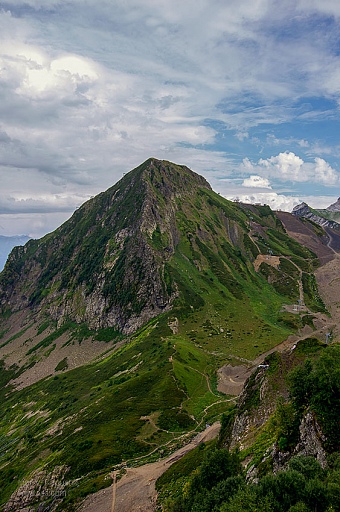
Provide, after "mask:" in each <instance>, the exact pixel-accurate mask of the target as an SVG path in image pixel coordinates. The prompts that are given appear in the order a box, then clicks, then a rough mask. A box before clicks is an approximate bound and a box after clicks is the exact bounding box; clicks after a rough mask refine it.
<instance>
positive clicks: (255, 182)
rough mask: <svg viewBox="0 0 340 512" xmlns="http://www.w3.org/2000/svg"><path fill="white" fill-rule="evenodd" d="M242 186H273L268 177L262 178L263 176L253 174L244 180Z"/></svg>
mask: <svg viewBox="0 0 340 512" xmlns="http://www.w3.org/2000/svg"><path fill="white" fill-rule="evenodd" d="M242 187H251V188H272V187H271V186H270V183H269V180H267V178H262V177H261V176H257V175H254V174H252V175H251V176H249V178H246V179H245V180H243V183H242Z"/></svg>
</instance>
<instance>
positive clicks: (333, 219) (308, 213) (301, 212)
mask: <svg viewBox="0 0 340 512" xmlns="http://www.w3.org/2000/svg"><path fill="white" fill-rule="evenodd" d="M292 213H293V215H295V216H297V217H304V218H306V219H309V220H311V221H313V222H315V223H316V224H319V225H320V226H323V227H329V228H332V229H340V198H339V199H338V200H337V201H336V202H335V203H333V204H331V205H330V206H328V208H326V209H320V210H318V209H314V208H311V207H310V206H308V204H307V203H301V204H299V205H297V206H295V208H294V209H293V212H292Z"/></svg>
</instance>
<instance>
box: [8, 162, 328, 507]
mask: <svg viewBox="0 0 340 512" xmlns="http://www.w3.org/2000/svg"><path fill="white" fill-rule="evenodd" d="M317 264H318V261H317V258H316V257H315V254H313V253H312V252H311V251H310V250H308V249H307V248H305V247H302V246H301V245H299V244H298V243H297V242H295V241H294V240H293V239H291V238H290V237H289V236H287V234H286V233H285V230H284V228H283V225H282V224H281V222H280V221H279V220H278V218H277V217H276V216H275V214H274V213H273V212H272V211H271V210H270V208H269V207H266V206H246V205H242V204H235V203H231V202H229V201H227V200H225V199H223V198H222V197H220V196H219V195H218V194H216V193H214V192H213V191H212V190H211V188H210V186H209V185H208V184H207V182H206V181H205V180H204V178H202V177H200V176H198V175H196V174H195V173H193V172H192V171H190V170H189V169H187V168H186V167H183V166H177V165H175V164H171V163H169V162H164V161H158V160H155V159H150V160H148V161H147V162H145V163H144V164H142V165H141V166H140V167H138V168H136V169H135V170H133V171H131V172H130V173H128V174H126V175H125V176H124V177H123V178H122V180H121V181H120V182H118V183H117V184H116V185H115V186H114V187H112V188H111V189H109V190H108V191H106V192H104V193H102V194H100V195H99V196H97V197H95V198H93V199H92V200H91V201H89V202H87V203H85V205H83V206H82V207H81V208H79V210H77V211H76V212H75V214H74V215H73V217H72V218H71V219H70V221H68V222H66V223H65V224H64V225H63V226H61V227H60V228H59V229H58V230H56V231H55V232H54V233H51V234H49V235H47V236H46V237H44V238H43V239H41V240H38V241H30V242H29V243H28V244H26V246H25V247H24V248H16V249H15V250H14V251H13V252H12V254H11V256H10V258H9V261H8V263H7V264H6V267H5V269H4V271H3V272H2V273H1V274H0V297H1V307H2V316H1V324H0V334H1V339H0V357H2V358H3V366H2V370H1V378H2V388H1V393H2V400H1V403H2V404H3V405H2V406H1V410H0V436H1V437H0V446H1V447H2V448H1V452H0V478H1V483H2V486H1V503H5V502H6V501H8V500H9V498H10V496H11V494H12V493H13V492H14V491H15V489H18V488H19V489H20V486H22V485H23V482H24V481H25V480H27V481H28V483H27V484H26V488H27V489H28V490H29V489H31V488H34V486H37V485H38V484H39V485H40V487H41V488H48V489H50V494H49V495H48V496H47V497H46V496H45V498H42V497H41V495H35V494H34V492H33V494H32V495H30V496H31V497H30V498H27V500H28V502H27V503H26V502H25V504H26V505H33V504H34V503H36V504H37V503H40V502H42V501H44V502H52V501H53V500H54V501H55V503H54V507H55V508H56V507H57V506H59V510H67V508H69V509H71V508H72V507H73V506H74V503H76V501H77V499H79V497H81V496H83V495H86V494H87V493H89V492H93V491H94V490H97V489H99V488H101V487H103V486H106V485H109V484H110V478H108V473H109V471H110V469H111V468H112V466H113V465H119V464H121V463H123V462H124V461H131V460H133V461H135V463H137V461H138V460H139V461H140V462H141V461H143V460H144V461H146V460H150V459H152V458H153V457H159V456H160V454H164V453H166V452H167V451H168V450H171V449H172V448H173V447H175V446H176V445H177V444H178V443H181V442H183V441H184V440H185V437H183V435H184V434H185V433H187V432H189V433H192V434H193V433H194V432H195V431H197V430H200V429H201V428H203V426H204V424H205V422H206V421H212V420H213V419H215V418H217V417H219V416H220V415H221V413H222V412H225V411H227V410H228V409H229V407H230V401H229V397H226V396H224V395H221V393H219V392H218V391H217V386H216V384H217V381H216V370H217V369H218V368H219V367H221V366H222V365H224V364H226V363H228V362H229V363H233V362H236V361H239V360H240V359H241V360H253V359H254V358H255V357H256V356H258V355H259V354H261V353H263V352H265V351H267V350H269V349H271V348H272V347H274V346H275V345H277V344H278V343H280V342H281V341H283V340H284V339H286V338H287V336H288V335H289V334H290V333H292V332H295V331H296V330H297V329H298V328H300V327H303V325H304V324H305V323H306V319H305V320H303V315H301V314H298V315H292V314H290V313H287V312H283V311H282V307H283V306H284V305H285V304H292V303H296V301H297V299H298V298H299V296H300V295H299V294H300V286H302V288H303V291H304V298H305V301H306V302H307V301H309V309H310V311H311V312H313V311H314V312H318V311H324V305H323V303H322V301H321V300H320V299H319V297H318V296H317V294H316V293H315V291H316V290H315V282H314V280H313V274H312V271H313V269H314V268H315V267H316V266H317ZM304 316H306V315H304ZM308 322H309V323H310V324H311V326H312V327H311V328H312V329H313V314H311V315H310V318H309V320H308ZM85 341H86V342H87V343H88V347H89V346H91V344H95V343H102V348H101V349H100V350H99V349H98V352H97V353H96V354H97V356H98V357H97V359H95V358H94V359H93V360H92V362H91V363H89V364H79V363H77V364H74V367H72V365H69V363H70V359H71V354H72V353H73V352H72V351H75V350H76V348H77V349H78V348H79V347H80V348H81V347H82V344H83V343H84V344H85ZM63 350H64V352H63ZM65 350H66V351H68V352H65ZM105 352H106V353H105ZM65 353H66V355H65ZM58 355H59V359H58ZM51 361H53V366H51ZM76 366H77V367H76ZM70 368H73V369H70ZM28 374H29V375H31V376H32V379H31V381H30V382H32V384H31V385H27V384H29V383H30V382H28V381H27V382H26V384H25V385H19V386H18V383H19V382H22V381H23V380H24V377H25V375H28ZM34 375H35V376H37V375H38V376H40V377H36V378H34ZM46 472H47V474H49V475H51V474H54V473H53V472H56V473H55V474H58V475H59V476H58V478H55V479H54V480H53V482H54V483H53V482H51V479H50V480H48V479H47V476H46ZM58 472H59V473H58ZM56 482H57V483H56ZM66 482H68V484H67V485H66ZM57 484H58V485H59V487H60V486H61V489H62V490H63V492H64V491H65V489H67V492H66V491H65V492H66V496H64V494H63V493H62V492H60V493H59V494H58V496H57V490H58V485H57ZM53 486H54V487H53ZM59 490H60V489H59ZM24 494H25V493H24ZM28 495H29V493H28V491H27V492H26V494H25V496H28ZM20 499H21V500H22V499H23V498H22V493H21V494H20V492H19V494H17V495H14V496H12V501H11V502H10V503H15V500H19V501H20ZM16 503H17V504H18V501H17V502H16ZM21 505H23V502H21ZM9 506H12V505H9ZM13 506H15V505H13ZM55 508H54V509H55ZM8 510H11V508H8ZM12 510H15V508H12Z"/></svg>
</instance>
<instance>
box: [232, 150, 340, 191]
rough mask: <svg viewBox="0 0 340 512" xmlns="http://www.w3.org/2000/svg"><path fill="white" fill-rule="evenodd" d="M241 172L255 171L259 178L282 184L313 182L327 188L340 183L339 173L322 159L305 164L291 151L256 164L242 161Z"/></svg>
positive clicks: (317, 158) (246, 160)
mask: <svg viewBox="0 0 340 512" xmlns="http://www.w3.org/2000/svg"><path fill="white" fill-rule="evenodd" d="M241 170H242V171H243V172H244V171H252V172H254V171H255V172H256V173H258V174H259V175H260V176H263V177H265V176H268V177H269V178H271V179H273V178H275V179H276V180H279V181H283V182H285V181H292V182H297V183H301V182H313V183H321V184H324V185H328V186H330V185H331V186H334V185H338V184H339V183H340V175H339V173H338V172H337V171H336V170H335V169H333V168H332V167H331V166H330V164H329V163H327V162H326V161H325V160H324V159H323V158H319V157H316V158H315V159H314V163H312V162H305V161H304V160H303V159H302V158H300V157H299V156H297V155H295V153H293V152H291V151H290V152H288V151H286V152H284V153H279V154H278V155H276V156H272V157H270V158H267V159H262V158H261V159H260V160H259V161H258V162H257V163H256V164H254V163H251V162H250V161H249V159H244V160H243V165H242V166H241Z"/></svg>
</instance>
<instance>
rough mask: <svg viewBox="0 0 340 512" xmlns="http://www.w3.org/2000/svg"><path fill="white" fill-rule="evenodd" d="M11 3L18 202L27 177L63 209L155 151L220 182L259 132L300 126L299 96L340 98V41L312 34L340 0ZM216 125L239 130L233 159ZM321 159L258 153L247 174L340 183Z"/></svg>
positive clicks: (11, 124) (6, 37) (9, 162)
mask: <svg viewBox="0 0 340 512" xmlns="http://www.w3.org/2000/svg"><path fill="white" fill-rule="evenodd" d="M5 5H6V9H7V11H4V10H2V11H1V10H0V39H1V41H0V44H1V46H0V69H1V71H0V119H1V123H2V126H1V127H0V132H2V133H3V134H5V136H4V137H3V139H1V137H0V179H1V193H2V194H3V196H4V197H7V198H9V197H12V198H16V202H15V203H14V204H16V203H18V206H19V204H21V205H23V204H24V203H19V202H18V199H20V198H22V196H21V195H20V192H22V190H21V191H20V190H17V187H18V185H17V184H18V183H19V184H20V185H19V187H21V189H24V190H25V192H26V193H27V198H32V200H33V201H38V202H39V201H40V199H41V198H42V197H44V198H46V201H45V204H46V207H47V204H48V202H50V206H51V208H54V207H55V206H54V204H55V198H58V201H60V204H61V205H63V204H64V203H63V201H64V199H62V198H65V197H69V198H73V197H74V196H75V194H76V193H79V195H80V196H82V197H86V196H87V195H89V194H93V193H96V192H98V191H100V190H103V189H105V188H107V187H108V186H110V185H112V184H113V183H114V182H115V181H116V180H117V179H118V178H119V177H120V176H121V173H122V172H126V171H127V170H128V169H130V168H132V167H134V166H135V165H138V164H139V163H140V162H142V161H143V160H145V159H146V158H148V157H149V156H151V155H153V156H155V157H158V158H167V159H169V160H173V161H178V162H180V163H183V164H186V165H188V166H189V167H192V168H193V169H194V170H197V171H198V172H201V173H205V174H206V175H207V176H208V177H209V176H214V177H213V181H214V183H213V185H214V184H215V183H217V182H218V179H217V178H216V176H217V174H214V175H213V173H214V172H215V173H217V171H218V173H219V175H220V176H221V175H223V174H224V176H226V175H228V174H230V173H231V172H232V170H233V169H235V168H237V167H238V165H239V161H240V159H241V158H242V157H241V156H240V154H242V152H243V155H244V154H246V153H244V149H243V147H242V145H245V144H247V147H249V146H250V145H254V142H255V138H254V137H252V133H251V131H250V128H252V127H256V126H261V125H265V130H266V132H267V131H270V128H269V127H268V126H267V125H268V124H272V125H278V124H280V123H284V122H289V121H292V120H294V119H295V118H296V116H297V115H301V112H298V113H297V111H296V107H295V102H298V101H299V100H301V99H302V98H304V97H315V96H317V95H323V96H325V97H327V98H332V99H339V96H340V90H339V83H340V82H339V77H338V69H340V66H339V64H340V62H339V55H337V54H336V53H335V52H334V48H333V42H332V37H333V34H335V32H332V30H334V29H332V30H331V29H330V33H327V37H324V36H325V33H324V32H325V29H324V28H322V26H321V25H320V27H321V28H319V26H318V24H317V23H316V24H315V29H314V30H309V28H308V27H307V29H305V30H303V29H304V28H305V27H306V23H308V20H309V15H310V13H313V15H314V14H315V13H316V15H319V14H318V13H326V14H327V13H328V14H332V15H334V16H335V15H336V13H337V12H338V7H337V3H336V2H335V1H334V2H332V1H331V0H325V2H323V3H322V5H321V4H320V2H318V1H316V0H315V1H314V0H311V2H310V3H308V2H307V0H305V1H303V0H299V2H298V4H297V5H296V4H295V3H294V2H283V3H278V2H276V5H275V9H273V8H272V3H271V2H270V1H269V0H242V2H239V1H238V0H229V1H228V2H221V1H220V0H201V1H200V2H198V3H197V1H194V0H188V1H186V2H183V1H180V0H174V1H173V2H169V1H167V0H159V1H155V0H129V2H126V3H124V2H120V1H117V0H112V1H108V0H96V1H95V0H87V1H86V2H84V1H83V0H67V1H65V2H60V1H57V0H49V1H48V2H46V1H42V0H12V1H11V2H7V3H6V4H5ZM292 23H295V26H294V27H293V28H294V30H292V25H291V24H292ZM299 29H301V30H299ZM278 62H279V65H278ZM313 115H314V118H315V114H314V113H313ZM327 115H328V114H327ZM333 115H334V112H333ZM207 119H208V120H209V121H207ZM211 120H212V121H216V122H217V124H218V123H222V124H223V123H224V126H226V127H227V128H230V129H231V130H232V132H231V134H232V135H230V139H232V140H233V143H232V144H237V145H238V146H239V147H240V150H239V154H238V155H233V158H234V162H233V165H231V163H230V161H229V160H230V159H231V157H230V156H226V155H225V154H224V152H223V150H224V149H225V147H226V148H228V149H227V150H226V151H229V147H228V146H225V147H224V146H222V145H220V146H217V145H216V140H215V136H216V130H217V129H218V128H216V129H215V128H214V127H215V126H216V125H215V124H214V123H212V122H210V121H211ZM309 122H311V121H309ZM235 132H236V135H235V136H233V135H234V134H235ZM0 135H1V133H0ZM225 135H226V137H225V139H224V140H225V142H226V144H228V143H229V138H228V136H229V134H228V132H227V130H225ZM294 135H295V134H294ZM235 137H236V138H237V139H238V141H236V140H235ZM304 137H305V135H304V134H299V135H298V136H296V138H295V146H293V147H296V144H297V142H296V141H299V140H300V141H301V143H300V148H301V150H302V149H303V148H306V147H308V146H307V145H308V144H309V147H310V148H312V147H315V146H314V145H313V141H312V140H311V141H308V143H306V141H305V140H304ZM308 137H309V135H308ZM268 142H269V143H270V144H274V145H275V146H276V147H277V149H276V150H275V152H277V153H279V151H280V150H281V149H282V146H283V149H284V148H286V147H290V148H291V147H292V146H289V145H288V143H287V141H285V142H284V141H283V140H282V139H280V137H274V136H272V137H269V139H268ZM322 143H323V141H320V145H321V144H322ZM232 144H231V145H232ZM314 144H315V143H314ZM261 145H262V144H261V141H259V146H261ZM323 145H324V146H326V144H323ZM211 147H214V148H215V149H214V150H211ZM216 148H217V149H216ZM243 155H242V156H243ZM313 155H318V158H316V159H315V161H314V162H311V161H308V162H307V161H305V159H306V158H305V156H303V157H301V156H297V155H295V154H294V153H292V152H286V153H282V152H281V153H279V154H278V155H276V156H272V157H271V158H269V159H263V160H260V161H257V163H253V162H252V161H250V159H245V160H244V162H243V166H242V172H244V173H245V174H246V175H251V176H258V177H260V178H261V179H262V180H263V181H262V182H261V186H262V187H265V188H268V187H269V182H268V183H267V185H266V181H265V180H268V179H269V180H270V179H271V178H275V179H278V180H288V181H293V182H299V181H300V182H301V181H310V182H315V183H321V184H326V185H329V184H333V185H336V184H337V183H339V180H338V174H337V173H336V171H335V170H334V169H333V168H332V167H331V166H330V165H329V164H328V163H327V162H326V161H325V160H322V159H321V158H319V155H323V156H324V153H318V152H315V151H314V153H313ZM257 159H258V157H255V160H257ZM255 160H254V161H255ZM260 178H259V179H260ZM246 179H248V180H252V181H250V182H249V183H248V185H247V186H251V188H254V186H255V185H256V183H257V184H258V186H260V181H257V182H256V180H255V179H254V178H251V177H250V178H246ZM49 195H50V199H48V196H49ZM39 198H40V199H39ZM26 201H27V199H26ZM25 204H26V205H28V203H27V202H26V203H25ZM61 207H63V206H61Z"/></svg>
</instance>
